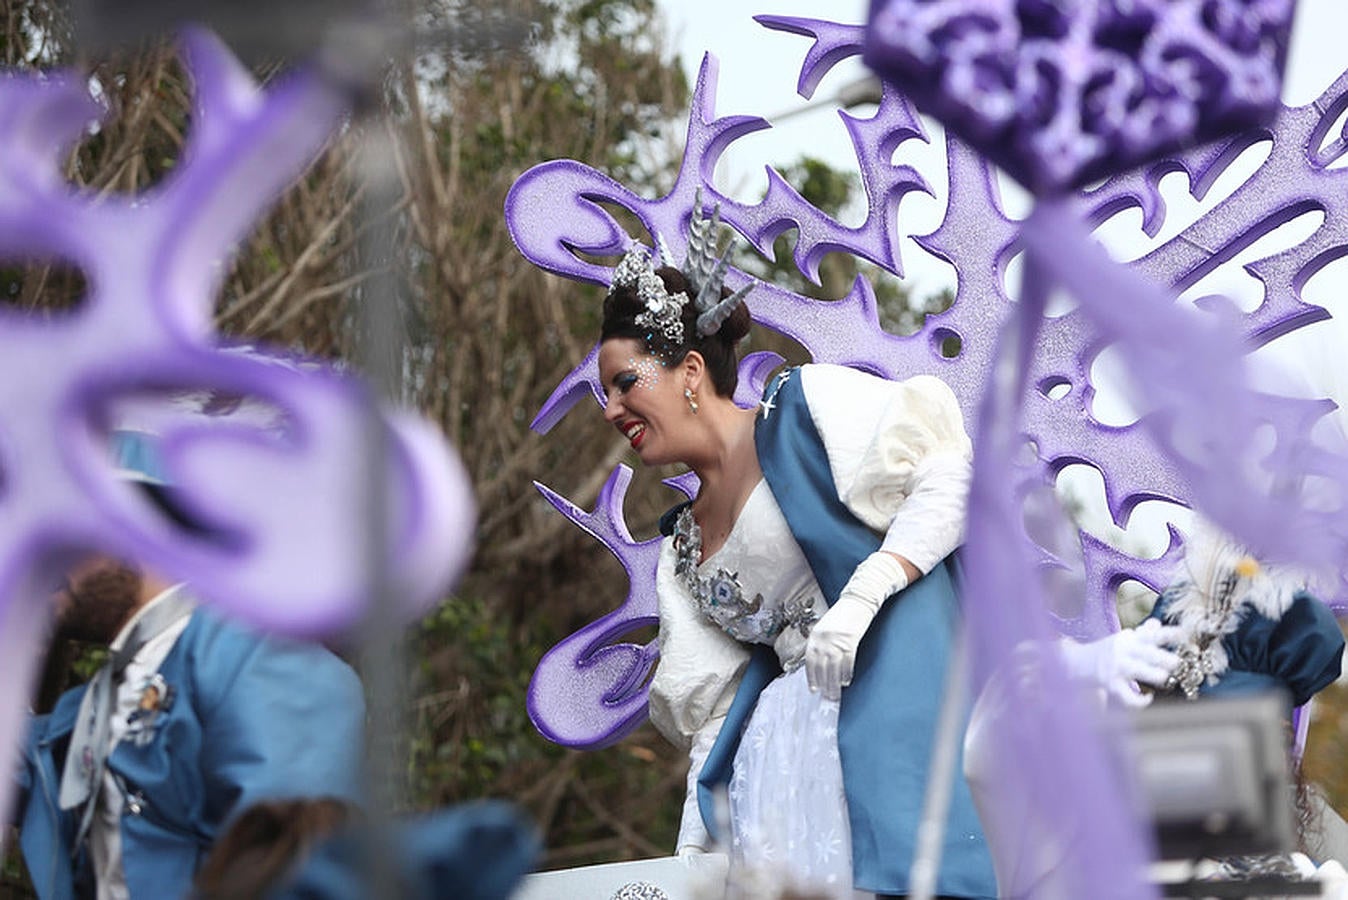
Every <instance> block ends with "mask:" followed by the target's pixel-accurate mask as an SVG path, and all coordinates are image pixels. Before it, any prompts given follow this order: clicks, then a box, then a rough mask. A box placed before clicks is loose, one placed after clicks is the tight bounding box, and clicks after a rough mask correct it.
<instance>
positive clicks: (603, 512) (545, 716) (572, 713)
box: [526, 465, 660, 750]
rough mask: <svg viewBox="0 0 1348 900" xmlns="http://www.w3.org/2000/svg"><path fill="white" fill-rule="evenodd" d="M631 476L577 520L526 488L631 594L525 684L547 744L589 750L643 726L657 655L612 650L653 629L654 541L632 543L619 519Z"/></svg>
mask: <svg viewBox="0 0 1348 900" xmlns="http://www.w3.org/2000/svg"><path fill="white" fill-rule="evenodd" d="M631 481H632V470H631V469H630V468H628V467H627V466H624V465H619V466H618V467H617V468H615V469H614V470H613V473H612V474H611V475H609V477H608V481H606V482H604V487H603V489H602V490H600V492H599V498H598V500H597V501H596V502H595V508H594V509H593V510H592V511H590V512H585V511H584V510H582V509H580V508H579V507H578V506H576V505H575V504H574V503H571V502H570V501H569V500H567V499H566V498H564V497H562V496H561V495H560V494H558V493H557V492H555V491H553V490H552V489H550V488H548V487H547V486H546V485H543V484H540V483H538V482H534V487H536V488H538V490H539V492H540V493H542V494H543V496H544V497H546V498H547V500H548V502H549V503H551V504H552V505H553V507H555V508H556V509H557V511H558V512H560V513H561V514H562V515H564V516H566V517H567V518H568V519H570V520H571V521H572V522H574V523H576V525H577V526H579V527H580V528H581V529H582V530H583V531H585V533H586V534H588V535H590V536H591V537H593V538H595V539H597V540H599V541H600V542H602V543H603V544H604V546H605V547H607V548H608V549H609V551H610V552H611V553H613V555H614V556H615V557H617V558H618V561H619V562H620V563H622V565H623V568H624V569H626V570H627V576H628V580H629V582H630V583H631V590H630V591H629V592H628V594H627V599H626V600H624V601H623V603H622V605H620V606H619V607H618V608H617V609H616V610H614V611H613V612H611V613H609V614H607V615H605V616H602V617H600V618H598V619H596V620H595V621H593V622H591V623H590V624H589V625H586V626H585V627H584V628H582V629H581V630H580V631H577V632H576V633H575V634H573V635H571V636H569V637H567V638H566V639H565V640H563V641H561V642H560V643H558V644H557V645H556V646H555V647H553V648H552V649H551V650H549V651H548V652H547V653H545V654H544V655H543V658H542V659H541V660H539V663H538V667H537V668H536V669H534V675H533V678H532V680H530V682H529V693H528V698H527V701H526V702H527V705H528V709H529V718H530V720H532V721H533V723H534V727H535V728H537V729H538V731H539V733H540V734H542V735H543V736H544V737H546V738H547V739H548V740H550V741H554V742H556V743H558V744H564V745H565V746H568V747H575V748H578V749H584V750H591V749H597V748H599V747H606V746H608V745H610V744H612V743H614V742H616V741H619V740H621V739H622V738H623V737H625V736H626V735H627V734H628V733H629V732H631V731H632V729H634V728H636V727H637V726H639V725H640V724H641V723H642V722H644V721H645V720H646V691H645V690H643V686H644V684H645V682H646V676H647V675H649V674H650V669H651V666H652V665H654V663H655V659H656V657H657V656H658V655H659V653H658V650H657V649H656V646H655V643H654V642H653V641H652V642H651V643H649V644H645V645H637V644H631V643H618V642H617V639H618V638H621V637H623V636H624V635H627V634H631V633H632V632H634V631H636V630H638V629H640V628H644V627H648V626H651V625H654V624H656V622H657V621H658V612H659V603H658V601H657V599H656V592H655V567H656V564H657V562H658V561H659V559H660V540H659V538H651V539H650V540H645V541H637V540H633V538H632V534H631V532H629V531H628V530H627V523H626V522H625V521H624V519H623V514H622V506H623V498H624V497H625V496H626V495H627V486H628V485H629V484H630V483H631Z"/></svg>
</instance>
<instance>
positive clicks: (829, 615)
mask: <svg viewBox="0 0 1348 900" xmlns="http://www.w3.org/2000/svg"><path fill="white" fill-rule="evenodd" d="M907 586H908V575H907V574H906V573H905V572H904V571H903V566H902V565H900V564H899V561H898V559H897V558H895V557H894V556H893V555H891V554H889V553H886V552H884V551H882V550H877V551H876V552H875V553H872V554H871V555H870V556H868V557H866V558H865V559H863V560H862V561H861V565H859V566H857V568H856V571H855V572H853V573H852V577H851V578H849V579H848V580H847V584H846V586H844V587H843V589H842V593H841V594H839V595H838V600H837V602H836V603H834V604H833V605H832V606H831V607H829V610H828V612H826V613H824V615H823V616H822V617H820V619H819V621H818V622H815V623H814V628H812V629H811V630H810V637H809V640H807V641H806V642H805V678H806V680H807V681H808V682H809V683H810V690H812V691H819V692H820V693H822V694H823V695H824V699H826V700H837V699H838V698H840V697H841V696H842V689H843V688H845V687H847V686H848V685H849V684H851V683H852V667H853V665H855V663H856V658H857V646H858V645H860V643H861V638H862V636H863V635H864V634H865V633H866V629H867V628H869V627H870V624H871V620H872V619H874V618H875V614H876V613H878V612H879V611H880V605H881V604H882V603H884V602H885V598H886V597H889V596H890V595H891V594H893V593H895V592H896V591H901V590H903V589H904V588H905V587H907Z"/></svg>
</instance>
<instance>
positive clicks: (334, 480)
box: [0, 31, 472, 805]
mask: <svg viewBox="0 0 1348 900" xmlns="http://www.w3.org/2000/svg"><path fill="white" fill-rule="evenodd" d="M184 46H185V55H186V60H187V66H188V69H189V71H190V72H191V74H192V76H193V81H194V84H195V88H196V109H195V111H194V114H193V116H192V122H193V131H192V132H191V134H190V135H189V139H188V143H187V146H186V147H185V148H184V152H183V155H182V158H181V159H180V160H179V162H178V164H177V165H176V166H175V167H174V170H173V172H172V173H171V174H170V175H169V176H168V177H167V178H166V179H164V180H163V181H162V182H161V183H160V184H158V185H157V186H156V187H154V188H153V189H151V190H149V191H147V192H145V193H144V194H142V195H139V196H135V197H120V196H105V197H93V196H91V195H90V194H88V193H87V192H82V191H78V190H75V189H74V188H73V187H72V186H70V185H69V184H67V183H66V182H65V181H64V179H63V178H62V176H61V161H62V160H63V159H64V151H65V150H66V149H68V147H69V146H70V144H71V143H73V142H74V141H75V140H76V139H77V138H78V137H79V136H80V134H81V132H82V131H83V129H84V128H85V127H86V125H88V124H89V123H90V122H92V121H94V120H96V119H97V118H98V115H99V113H100V112H101V111H100V110H99V108H98V107H97V106H96V105H95V104H94V103H93V102H92V101H91V100H90V98H89V94H88V88H87V86H86V81H85V79H84V78H83V77H82V76H78V75H74V74H69V73H55V74H48V75H44V76H41V77H37V76H32V75H23V76H20V75H12V74H11V75H6V76H3V77H0V124H2V125H3V126H4V128H3V131H0V134H3V140H4V142H5V150H4V152H3V153H0V252H3V253H4V254H5V255H6V256H8V257H9V258H11V259H38V260H56V261H63V262H66V263H69V264H73V265H75V266H77V267H79V269H80V270H81V271H82V272H83V273H84V274H85V276H86V281H87V284H88V292H87V296H86V297H85V298H84V299H83V303H82V306H81V307H80V308H79V309H78V310H76V311H74V312H72V313H69V314H63V315H55V316H52V317H49V318H38V317H33V316H29V315H26V314H24V313H22V312H20V311H17V310H15V309H12V308H6V309H3V310H0V370H2V372H0V375H2V377H0V547H2V548H3V550H0V600H2V601H3V603H2V605H0V624H2V625H3V630H0V657H3V658H4V659H5V660H6V663H5V665H6V667H7V671H6V674H7V675H9V676H11V677H10V678H9V680H8V681H7V682H6V683H7V684H9V685H10V689H9V690H7V691H6V692H5V693H4V694H3V695H2V699H0V746H3V747H6V748H12V747H15V746H17V745H18V739H17V735H18V734H19V733H20V729H21V728H22V723H21V719H22V717H23V707H24V699H25V698H26V697H27V696H28V693H27V692H26V690H25V687H26V686H27V684H28V682H29V681H30V679H31V672H32V666H33V662H34V658H35V654H37V653H38V652H39V651H40V648H41V647H42V646H43V641H42V640H41V639H40V637H39V636H38V635H37V632H39V631H40V630H41V629H42V627H43V624H44V623H45V622H47V621H48V618H49V610H48V608H47V604H48V602H49V596H50V591H51V585H52V584H55V583H57V582H56V578H55V575H56V573H57V572H58V571H60V570H61V568H62V566H63V565H64V564H66V563H68V562H69V561H70V560H71V559H72V558H73V554H76V553H83V552H88V551H89V550H91V549H94V550H98V551H102V552H106V553H110V554H113V555H117V556H121V557H125V558H130V559H135V560H138V561H140V562H141V563H143V564H144V565H146V566H148V567H150V568H152V569H154V570H156V571H158V572H160V573H161V574H163V575H164V576H165V577H168V578H171V579H174V580H184V581H189V582H191V583H192V584H193V588H194V591H195V592H196V593H197V594H199V595H200V596H201V597H202V598H203V599H205V600H208V601H210V602H212V603H214V604H216V605H217V606H218V607H219V608H221V609H222V610H224V611H225V612H227V613H229V614H233V615H237V616H240V617H243V618H246V619H248V620H250V621H252V622H254V623H256V624H258V625H261V626H263V627H267V628H272V629H279V630H284V631H288V632H291V633H295V634H302V635H313V634H318V633H328V632H331V631H333V630H336V629H340V628H343V627H346V626H349V625H351V624H353V623H355V622H357V621H359V619H360V618H361V616H362V615H363V613H364V610H365V602H366V600H367V596H366V595H367V592H368V588H369V580H370V576H369V573H367V572H365V571H364V570H363V569H362V567H361V566H360V565H358V564H357V562H356V561H357V560H361V559H363V558H364V553H363V548H364V546H365V540H366V539H365V537H364V535H365V533H366V531H367V528H366V526H365V524H364V522H363V516H362V507H361V501H362V497H363V490H362V485H363V481H364V479H363V477H362V476H361V475H360V466H361V462H360V461H361V460H362V459H364V453H363V448H364V447H365V445H366V443H367V431H368V430H369V428H370V427H371V426H370V425H368V424H367V423H369V422H370V421H371V416H372V415H373V414H374V407H373V403H372V399H371V397H370V395H369V392H368V391H367V390H366V389H365V387H364V386H363V385H361V384H360V383H359V382H358V381H356V380H354V379H352V378H349V377H344V376H341V375H338V374H337V373H335V372H333V371H329V370H311V371H305V372H301V371H299V370H298V369H295V368H294V367H290V366H284V365H276V364H274V363H272V362H269V361H266V360H264V359H261V358H257V357H256V356H250V355H247V354H242V353H239V352H237V351H236V350H224V351H222V350H221V349H219V348H218V347H217V346H216V345H215V342H214V336H213V333H212V315H213V309H214V300H213V298H214V294H215V292H216V291H217V290H218V288H219V286H220V283H221V280H222V279H223V277H224V275H225V273H226V272H227V261H228V259H229V257H230V256H231V254H232V253H233V251H234V249H235V248H236V247H237V246H238V244H239V242H240V241H241V240H242V239H243V238H244V236H245V235H246V233H247V230H248V228H249V227H250V225H251V223H252V222H253V221H255V219H256V218H257V217H258V216H259V215H260V214H261V213H262V212H264V211H265V209H266V208H267V206H268V205H269V204H270V203H271V202H272V201H273V199H274V197H275V196H276V193H277V192H278V191H279V190H280V189H281V188H282V187H283V186H284V185H285V184H286V183H287V182H288V181H290V180H291V179H292V178H294V177H295V176H296V175H297V174H299V173H300V172H301V171H302V170H303V169H304V168H305V167H306V166H307V165H308V164H309V162H310V161H311V160H312V158H313V157H314V156H315V154H316V153H317V152H318V151H319V150H320V149H321V147H322V146H323V144H324V143H325V141H326V140H327V137H328V135H329V134H330V133H331V132H332V130H333V129H334V128H336V127H337V125H338V124H339V123H340V121H341V118H342V116H343V111H344V107H345V98H344V96H343V94H342V92H341V91H339V90H338V89H337V88H335V87H333V86H332V85H329V84H327V83H326V82H325V81H324V80H323V79H322V78H320V77H318V76H317V74H316V73H314V72H312V71H299V72H296V73H294V74H292V75H291V76H289V77H286V78H280V79H277V80H276V81H275V83H274V84H273V86H271V87H270V88H268V89H267V90H266V91H262V90H259V88H258V87H257V85H256V84H254V82H253V81H252V79H251V77H250V76H249V75H248V74H247V73H246V72H245V71H244V70H243V69H242V67H240V66H239V65H238V64H237V62H235V61H234V60H233V58H232V57H231V56H230V55H229V53H228V51H227V50H226V49H225V48H224V46H223V45H222V44H221V43H220V42H219V41H217V40H216V39H214V38H213V37H212V36H211V35H209V34H207V33H204V32H200V31H196V32H191V33H189V34H188V35H187V37H186V39H185V41H184ZM35 373H40V377H38V376H36V375H35ZM183 389H188V390H202V391H209V390H218V391H221V392H224V393H226V394H239V395H244V396H249V397H256V398H258V399H260V400H261V401H263V402H264V403H266V404H269V405H271V406H273V407H274V408H275V409H276V410H277V411H278V413H279V415H280V417H281V420H282V421H283V423H284V424H283V426H282V427H280V428H279V429H260V428H258V427H256V426H245V425H243V424H241V423H239V422H230V421H227V420H211V419H210V418H209V417H207V416H203V415H199V414H193V413H189V412H184V413H183V414H182V415H170V414H168V413H165V415H164V416H162V417H159V418H158V419H157V420H156V422H155V427H156V429H157V430H158V431H159V433H160V435H161V437H162V441H163V455H164V459H165V464H166V466H167V470H168V476H169V478H170V479H171V480H172V481H173V482H174V484H175V486H176V487H177V488H178V490H179V492H180V493H181V496H182V498H183V500H184V503H185V504H186V505H187V507H188V508H189V509H191V510H192V512H193V513H194V514H195V515H196V516H197V518H198V519H200V520H202V521H204V522H206V523H208V524H210V525H212V526H214V527H215V528H217V529H219V531H221V532H223V533H224V534H225V535H227V536H228V540H226V541H223V542H215V541H209V540H205V539H202V538H199V537H193V536H191V535H187V534H184V533H182V532H181V531H179V530H177V529H175V528H174V527H173V526H172V525H171V524H170V523H169V522H167V521H166V520H165V518H164V516H163V514H162V512H160V511H159V510H157V509H156V508H155V507H154V506H153V505H152V504H151V503H149V502H148V501H147V500H146V499H145V497H144V495H143V494H142V493H141V492H140V491H138V490H137V489H136V488H134V487H133V486H131V485H129V484H127V483H126V482H124V481H122V480H121V479H120V478H119V476H118V474H117V473H116V472H115V471H114V469H113V464H112V460H111V459H110V452H109V448H108V444H107V434H108V431H109V430H110V429H112V428H115V427H119V426H121V425H125V424H126V423H125V422H119V421H117V417H118V415H119V414H120V412H119V411H120V410H123V409H124V408H125V407H126V406H127V404H128V401H130V400H132V399H134V398H136V397H142V398H143V397H144V396H146V395H147V394H152V393H156V392H163V391H175V390H183ZM132 405H134V404H132ZM374 421H375V422H377V425H375V426H373V427H375V428H377V430H378V432H379V433H381V434H382V438H383V440H384V441H385V443H386V445H387V450H388V453H387V456H388V459H389V469H388V471H387V472H386V473H385V479H386V482H387V485H388V491H389V495H390V497H391V501H390V506H391V507H392V509H393V510H394V517H395V518H394V519H393V520H391V521H390V523H389V529H388V531H389V541H390V546H389V548H388V549H389V553H390V556H391V564H392V569H393V572H394V573H395V577H394V583H393V585H392V586H391V587H392V592H393V593H394V594H395V596H396V597H397V598H398V600H399V602H400V603H401V604H402V612H403V613H404V614H406V615H415V614H416V613H417V612H420V611H421V610H424V609H425V607H426V605H427V604H429V603H430V602H433V601H434V600H436V599H438V598H439V597H440V595H441V592H442V591H443V589H444V588H445V586H446V584H447V582H448V580H449V579H450V578H451V577H452V576H453V575H454V574H455V572H457V571H458V570H459V569H460V568H461V567H462V565H463V564H464V563H465V562H466V559H467V553H468V545H467V541H466V539H465V537H464V535H466V534H470V533H471V523H472V502H471V497H470V494H469V485H468V480H467V477H466V474H465V473H464V471H463V469H462V467H461V466H460V465H459V463H458V462H457V460H456V459H455V457H454V455H453V454H452V452H451V451H450V450H449V448H448V447H447V446H446V444H445V442H444V440H443V438H442V437H441V436H440V435H439V434H438V433H437V432H436V431H434V430H433V429H432V428H430V427H429V426H427V425H426V424H424V423H422V422H420V421H417V420H414V419H410V418H408V417H406V416H403V415H401V414H393V413H380V414H379V417H378V419H376V420H374ZM8 783H9V782H8V781H6V782H4V784H5V785H8ZM5 794H6V789H5V788H0V805H5V802H6V800H5Z"/></svg>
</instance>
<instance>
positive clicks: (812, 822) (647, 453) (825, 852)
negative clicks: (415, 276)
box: [599, 241, 994, 897]
mask: <svg viewBox="0 0 1348 900" xmlns="http://www.w3.org/2000/svg"><path fill="white" fill-rule="evenodd" d="M696 243H697V242H696V241H694V244H695V245H696ZM697 252H698V248H697V247H696V246H695V249H694V251H690V257H694V256H695V255H696V253H697ZM727 294H728V292H726V291H724V290H722V288H721V284H720V278H719V275H717V274H716V272H715V271H714V265H713V264H708V262H707V260H706V258H705V257H704V258H703V259H702V261H701V265H699V264H698V262H697V261H696V260H694V261H693V262H690V263H685V265H684V267H683V271H680V270H679V269H676V268H673V267H670V266H665V267H662V268H660V269H658V270H654V269H653V265H652V261H651V259H650V257H649V255H648V254H647V252H646V251H645V249H644V248H641V247H639V246H635V245H634V247H633V249H632V250H630V251H629V252H628V254H627V255H626V256H625V257H624V259H623V261H622V262H621V263H620V264H619V266H618V267H617V269H616V270H615V275H614V280H613V285H612V287H611V288H610V291H609V295H608V297H607V299H606V301H605V305H604V324H603V335H602V339H601V346H600V353H599V370H600V377H601V380H602V383H603V386H604V390H605V393H606V397H607V404H606V411H605V417H606V418H607V419H608V421H609V422H611V423H612V424H613V425H614V426H615V427H617V428H618V430H619V431H621V432H622V433H623V435H624V436H625V437H626V438H627V439H628V440H629V441H630V442H631V445H632V447H633V449H634V450H635V451H636V452H637V454H638V456H640V458H641V459H642V461H643V462H645V463H646V464H648V465H658V464H666V463H673V462H680V463H684V464H686V465H688V466H689V467H690V468H692V470H693V471H694V472H695V473H696V474H697V476H698V477H699V479H700V482H701V485H700V489H699V492H698V495H697V497H696V499H695V500H694V501H693V502H692V503H690V504H686V505H684V506H682V507H679V508H676V509H675V510H672V511H671V513H670V514H669V515H667V516H666V521H665V523H663V525H664V528H665V530H666V531H667V534H668V535H669V537H668V538H667V540H666V541H665V542H664V544H663V546H662V551H661V558H660V564H659V570H658V576H657V578H658V588H659V598H660V650H661V660H660V664H659V667H658V669H657V671H656V675H655V678H654V681H653V683H652V686H651V716H652V719H653V721H654V722H655V724H656V725H657V726H658V727H659V728H660V729H661V730H662V732H663V733H665V734H666V735H667V736H668V737H669V738H670V739H671V740H673V741H675V742H676V743H678V744H681V745H683V746H685V747H687V748H689V751H690V756H691V759H692V766H691V771H690V775H689V794H688V801H687V803H686V805H685V810H684V817H683V826H682V829H681V833H680V838H679V844H680V848H679V849H680V852H689V851H696V850H698V849H707V848H709V847H710V846H711V840H710V838H709V836H708V833H707V829H706V825H705V822H704V820H705V819H707V818H709V816H708V813H709V812H711V810H710V809H709V807H710V805H711V804H710V803H709V802H708V801H709V799H710V797H711V796H712V795H711V793H710V791H709V790H708V789H710V788H712V787H713V786H715V785H716V784H717V783H718V782H719V783H722V784H724V783H725V782H727V781H728V794H729V817H730V824H731V836H730V848H731V852H732V860H733V864H734V866H735V868H736V870H737V871H739V872H744V871H745V870H747V869H750V868H755V867H757V868H770V869H771V870H772V871H773V872H774V873H776V874H777V875H779V876H785V877H786V878H788V879H791V880H795V881H796V882H797V883H800V884H808V885H810V886H813V887H815V888H816V889H823V890H825V891H827V892H828V893H829V894H830V896H851V893H852V890H853V887H854V886H855V887H856V888H857V889H859V890H865V891H873V892H876V893H879V894H881V895H885V896H890V895H902V894H903V893H905V892H906V891H907V887H908V870H909V866H910V864H911V861H912V856H913V849H914V845H915V832H916V828H917V824H918V823H917V816H918V810H919V809H920V808H921V800H922V793H923V790H924V788H925V776H926V762H927V755H928V753H929V750H930V743H931V740H932V736H933V729H934V720H935V715H936V710H937V708H938V707H939V703H940V694H941V688H942V684H943V681H944V677H945V663H946V652H945V649H946V646H947V642H948V639H949V636H950V631H951V628H952V627H953V620H954V616H955V608H954V607H955V597H954V591H953V587H952V584H953V582H952V579H951V565H950V563H949V561H948V560H947V557H948V556H949V555H950V554H951V552H952V551H953V550H954V549H955V547H956V546H957V545H958V543H959V540H960V535H961V533H962V528H963V520H964V504H965V495H966V493H967V485H968V476H969V458H970V444H969V439H968V436H967V434H966V432H965V429H964V426H963V422H962V420H961V416H960V411H959V407H958V404H957V403H956V401H955V398H954V396H953V394H952V393H951V392H950V390H949V388H948V387H946V386H945V385H944V384H943V383H942V382H940V381H939V380H937V379H934V378H930V377H919V378H913V379H909V380H907V381H904V382H889V381H885V380H883V379H879V378H876V377H874V376H870V375H866V374H863V373H860V372H857V371H854V370H851V369H845V368H842V367H838V366H806V367H803V368H801V369H795V370H789V371H788V372H787V373H785V374H784V375H780V376H778V378H777V379H775V380H774V382H773V383H772V385H771V386H770V387H769V390H768V393H767V394H766V395H765V399H764V401H763V403H761V404H760V405H759V407H758V408H753V409H742V408H740V407H738V406H737V405H736V404H735V403H734V402H733V400H732V397H733V395H734V391H735V386H736V356H735V344H736V343H737V342H738V340H739V339H740V338H742V337H743V336H744V335H745V334H746V333H747V331H748V328H749V321H750V320H749V315H748V312H747V310H746V309H745V308H744V307H743V305H741V304H740V302H739V301H740V299H741V297H739V296H731V297H727V296H726V295H727ZM854 678H855V681H856V683H855V684H853V683H852V682H853V680H854ZM760 691H761V693H760ZM727 723H728V724H727ZM699 781H700V782H701V787H700V788H699V785H698V783H699ZM699 803H700V806H701V811H700V814H699ZM712 817H714V816H712ZM943 859H944V861H945V862H944V865H943V868H942V872H941V876H940V879H939V881H938V892H939V893H941V894H942V895H949V896H961V897H991V896H993V895H994V887H993V879H992V874H991V865H990V863H989V862H988V859H987V854H986V848H985V845H984V843H983V838H982V834H981V831H980V830H979V828H978V824H977V818H976V815H975V814H974V813H973V809H972V802H971V800H970V799H969V797H968V792H967V789H966V788H965V787H964V785H963V783H962V782H961V783H960V784H959V785H957V789H956V791H955V798H954V801H953V804H952V815H951V818H950V822H949V827H948V829H947V841H946V844H945V850H944V854H943Z"/></svg>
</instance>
